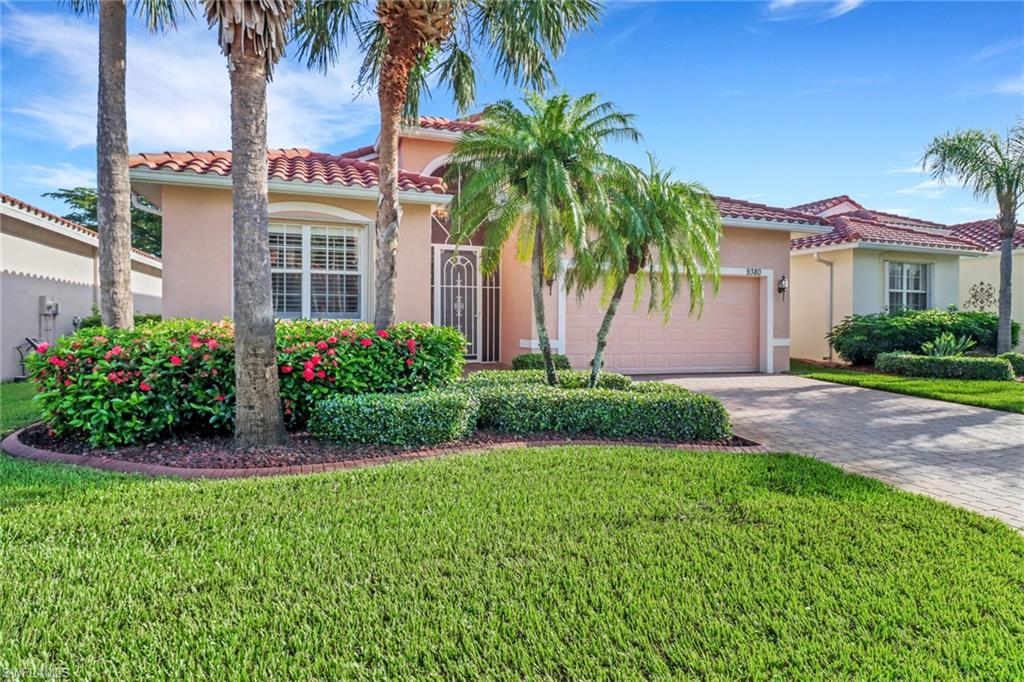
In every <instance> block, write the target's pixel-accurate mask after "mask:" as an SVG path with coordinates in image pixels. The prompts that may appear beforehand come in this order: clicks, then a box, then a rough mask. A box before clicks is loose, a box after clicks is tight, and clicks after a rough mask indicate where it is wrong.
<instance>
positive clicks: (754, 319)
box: [565, 277, 761, 374]
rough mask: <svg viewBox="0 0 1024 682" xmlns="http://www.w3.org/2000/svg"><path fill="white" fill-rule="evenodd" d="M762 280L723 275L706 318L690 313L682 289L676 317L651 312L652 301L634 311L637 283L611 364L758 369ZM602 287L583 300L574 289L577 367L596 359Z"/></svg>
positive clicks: (639, 368) (570, 306)
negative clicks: (577, 299) (649, 308)
mask: <svg viewBox="0 0 1024 682" xmlns="http://www.w3.org/2000/svg"><path fill="white" fill-rule="evenodd" d="M759 289H760V281H759V280H758V279H755V278H748V277H723V278H722V286H721V288H720V289H719V290H718V296H716V297H714V298H710V297H709V298H708V299H706V301H705V304H704V313H703V315H701V317H700V319H693V318H691V317H689V316H688V315H687V312H688V310H689V299H688V297H687V296H686V295H685V294H680V296H679V298H677V299H676V302H675V304H674V305H673V306H672V319H671V320H669V321H668V323H664V322H663V317H662V315H661V313H653V314H648V313H647V307H646V302H644V303H642V304H641V306H640V308H639V309H638V310H636V311H634V310H633V291H632V286H628V287H627V288H626V292H625V295H624V296H623V299H622V305H621V306H620V307H619V312H618V314H617V315H616V316H615V320H614V322H612V330H611V333H610V334H609V335H608V346H607V348H606V349H605V368H606V369H609V370H613V371H617V372H627V373H637V374H641V373H666V374H668V373H673V372H756V371H758V366H759V357H760V353H759V352H758V350H759V347H758V339H759V337H760V331H759V330H760V326H761V324H760V305H759V298H760V297H759V295H758V292H759ZM600 299H601V294H600V292H599V291H598V292H592V293H591V294H589V295H588V296H587V298H586V299H584V301H583V303H582V304H579V303H577V302H576V299H575V298H574V297H573V296H572V295H571V294H570V295H569V297H568V301H567V302H566V303H567V311H566V320H565V323H566V329H565V332H566V337H567V341H568V344H567V354H568V355H569V359H570V361H571V362H572V365H573V367H581V366H584V365H586V364H587V363H589V362H590V359H591V357H593V354H594V336H595V334H596V332H597V329H598V327H599V326H600V324H601V316H602V314H603V309H602V308H601V306H600Z"/></svg>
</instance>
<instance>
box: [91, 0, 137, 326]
mask: <svg viewBox="0 0 1024 682" xmlns="http://www.w3.org/2000/svg"><path fill="white" fill-rule="evenodd" d="M99 12H100V29H99V91H98V93H97V95H98V96H97V112H96V190H97V192H96V193H97V201H96V218H97V224H98V232H99V261H100V313H101V317H102V319H103V324H105V325H108V326H111V327H121V328H124V329H131V328H132V326H133V325H134V317H133V313H132V309H133V307H134V305H133V301H132V219H131V186H130V185H129V183H128V117H127V114H126V109H125V62H126V48H125V46H126V36H125V34H126V23H125V22H126V14H127V13H126V7H125V3H124V0H114V1H112V2H101V3H99Z"/></svg>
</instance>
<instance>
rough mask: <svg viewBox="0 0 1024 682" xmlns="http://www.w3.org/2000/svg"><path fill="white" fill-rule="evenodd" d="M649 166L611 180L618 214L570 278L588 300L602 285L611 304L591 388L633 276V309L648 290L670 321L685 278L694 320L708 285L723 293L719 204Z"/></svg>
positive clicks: (613, 211)
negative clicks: (645, 286)
mask: <svg viewBox="0 0 1024 682" xmlns="http://www.w3.org/2000/svg"><path fill="white" fill-rule="evenodd" d="M648 159H649V163H650V168H649V170H648V171H647V172H646V173H642V172H639V171H636V172H627V173H619V174H617V175H616V176H615V177H612V178H609V185H610V187H609V194H610V197H611V210H610V211H609V212H608V214H607V217H606V220H604V221H603V222H602V223H600V224H599V225H598V226H597V230H596V232H597V238H596V239H595V240H594V242H593V243H592V244H591V246H590V248H588V249H585V250H583V251H582V252H580V253H579V254H577V256H576V259H575V262H574V264H573V267H572V268H570V270H569V272H568V273H567V277H566V284H567V286H568V287H572V288H575V289H576V292H577V295H578V296H579V297H580V298H581V299H582V298H583V296H584V295H585V294H586V293H587V292H588V291H589V290H590V289H592V288H593V287H594V286H596V285H597V284H598V283H602V282H603V287H604V292H603V296H604V297H605V298H606V299H607V301H608V304H607V305H608V307H607V308H606V309H605V313H604V319H603V320H602V321H601V326H600V328H599V329H598V331H597V344H596V348H595V350H594V358H593V360H592V361H591V363H590V386H591V387H594V386H597V381H598V378H599V376H600V372H601V365H602V364H603V362H604V349H605V346H606V345H607V342H608V332H609V330H610V329H611V326H612V319H613V318H614V317H615V313H616V312H617V311H618V308H619V302H620V301H621V300H622V294H623V290H624V289H625V286H626V283H627V282H628V281H629V278H630V277H634V278H635V279H636V280H637V285H636V290H635V294H634V301H633V305H634V307H636V306H638V305H639V304H640V299H641V296H642V290H643V284H645V283H647V284H649V285H650V293H649V302H648V311H649V312H653V311H654V310H657V309H660V310H661V311H662V313H663V314H664V317H665V321H666V322H667V321H668V319H669V316H670V315H671V312H672V303H673V301H674V300H675V297H676V294H678V293H679V289H680V283H681V281H682V280H683V279H684V278H685V281H686V284H687V289H688V291H689V298H690V310H689V313H690V314H691V315H692V314H694V313H696V314H697V315H698V316H699V315H700V313H701V311H702V310H703V307H704V281H705V278H710V280H711V284H712V288H713V289H714V291H717V290H718V282H719V278H720V270H719V263H718V256H719V249H718V243H719V239H720V238H721V234H722V221H721V217H720V215H719V213H718V207H717V205H716V204H715V202H714V200H713V199H712V198H711V195H710V194H708V191H707V190H706V189H705V188H704V187H702V186H701V185H699V184H697V183H688V182H678V181H676V180H673V179H672V171H671V170H667V171H666V170H662V169H661V168H659V167H658V163H657V161H656V159H655V158H654V156H653V155H649V156H648Z"/></svg>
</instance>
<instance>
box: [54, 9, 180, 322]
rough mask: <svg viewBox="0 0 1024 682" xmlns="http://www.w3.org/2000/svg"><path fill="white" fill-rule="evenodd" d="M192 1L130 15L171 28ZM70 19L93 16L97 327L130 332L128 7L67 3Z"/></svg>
mask: <svg viewBox="0 0 1024 682" xmlns="http://www.w3.org/2000/svg"><path fill="white" fill-rule="evenodd" d="M193 1H194V0H183V2H182V3H179V2H177V0H135V1H134V2H133V3H132V4H133V5H134V10H135V13H136V14H138V15H139V16H141V17H143V19H144V20H145V21H146V23H147V24H148V26H149V29H150V30H151V31H154V32H158V31H163V30H164V29H166V28H169V27H173V26H174V25H175V24H176V22H177V14H178V7H179V4H181V5H182V6H184V7H185V8H186V9H187V10H188V11H189V12H190V13H191V12H192V3H193ZM68 4H69V5H70V7H71V9H72V11H74V12H75V13H76V14H93V13H96V12H97V10H98V11H99V19H100V20H99V89H98V92H97V98H96V101H97V106H96V191H97V204H96V222H97V232H98V234H99V266H100V268H99V269H100V273H99V274H100V316H101V318H102V320H103V324H105V325H108V326H111V327H122V328H124V329H131V327H132V326H134V324H135V315H134V310H133V308H134V304H133V300H132V282H131V277H132V263H131V256H132V219H131V185H130V184H129V182H128V114H127V107H126V104H125V64H126V61H127V19H128V7H127V4H126V3H125V0H103V1H102V2H101V1H100V0H69V2H68Z"/></svg>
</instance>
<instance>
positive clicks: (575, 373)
mask: <svg viewBox="0 0 1024 682" xmlns="http://www.w3.org/2000/svg"><path fill="white" fill-rule="evenodd" d="M556 374H557V377H558V385H559V386H560V387H562V388H586V387H587V383H588V382H589V381H590V370H581V369H563V370H560V371H558V372H557V373H556ZM463 381H464V382H466V383H470V384H501V385H506V386H507V385H513V384H516V385H518V384H544V385H546V383H547V377H546V376H545V374H544V370H542V369H524V370H519V371H509V370H507V369H484V370H480V371H479V372H473V373H472V374H470V375H469V376H467V377H466V378H465V379H464V380H463ZM632 384H633V381H632V379H630V378H629V377H627V376H626V375H625V374H616V373H615V372H601V374H600V376H599V377H598V380H597V386H598V388H608V389H613V390H622V389H625V388H629V387H630V386H631V385H632Z"/></svg>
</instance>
